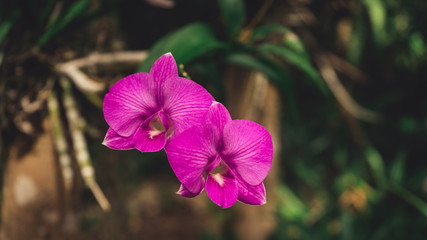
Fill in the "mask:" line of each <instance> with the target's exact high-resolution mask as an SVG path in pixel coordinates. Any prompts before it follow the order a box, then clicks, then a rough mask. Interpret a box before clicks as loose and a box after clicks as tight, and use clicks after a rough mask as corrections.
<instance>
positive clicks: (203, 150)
mask: <svg viewBox="0 0 427 240" xmlns="http://www.w3.org/2000/svg"><path fill="white" fill-rule="evenodd" d="M103 110H104V116H105V120H106V121H107V123H108V125H109V126H110V128H109V129H108V132H107V135H106V136H105V139H104V144H105V145H106V146H108V147H110V148H112V149H119V150H127V149H133V148H136V149H138V150H139V151H141V152H155V151H159V150H161V149H162V148H165V151H166V154H167V157H168V160H169V163H170V166H171V167H172V170H173V171H174V173H175V174H176V176H177V178H178V180H179V181H180V182H181V183H182V184H181V187H180V189H179V190H178V192H177V193H178V194H180V195H181V196H184V197H190V198H191V197H195V196H197V195H199V194H200V193H201V192H202V190H203V189H205V190H206V193H207V195H208V196H209V198H210V199H211V200H212V201H213V202H215V203H216V204H217V205H219V206H220V207H222V208H228V207H230V206H232V205H233V204H234V203H235V202H236V201H237V200H239V201H241V202H243V203H247V204H252V205H261V204H264V203H266V196H265V188H264V184H263V180H264V179H265V177H266V176H267V174H268V172H269V170H270V167H271V162H272V157H273V143H272V140H271V136H270V134H269V133H268V131H267V130H266V129H265V128H264V127H262V126H261V125H259V124H257V123H255V122H252V121H249V120H232V119H231V116H230V114H229V112H228V111H227V109H226V108H225V107H224V106H223V105H222V104H221V103H218V102H216V101H215V100H214V98H213V97H212V96H211V95H210V94H209V93H208V92H207V91H206V90H205V89H204V88H203V87H202V86H200V85H198V84H197V83H195V82H193V81H191V80H189V79H186V78H182V77H179V76H178V70H177V66H176V63H175V60H174V58H173V56H172V54H170V53H167V54H165V55H163V56H162V57H160V58H159V59H158V60H157V61H156V62H155V63H154V65H153V67H152V68H151V70H150V72H149V73H144V72H143V73H135V74H132V75H130V76H127V77H125V78H123V79H121V80H120V81H118V82H117V83H116V84H115V85H114V86H113V87H111V89H110V91H109V92H108V93H107V94H106V95H105V99H104V109H103Z"/></svg>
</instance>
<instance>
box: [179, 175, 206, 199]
mask: <svg viewBox="0 0 427 240" xmlns="http://www.w3.org/2000/svg"><path fill="white" fill-rule="evenodd" d="M200 181H202V182H203V184H200V186H201V188H200V190H199V191H197V192H195V193H193V192H190V190H188V189H187V188H186V187H185V186H184V185H182V184H181V186H180V187H179V190H178V192H176V193H177V194H179V195H181V196H183V197H186V198H193V197H196V196H197V195H199V194H200V193H201V192H202V191H203V189H204V188H205V180H204V178H203V177H200Z"/></svg>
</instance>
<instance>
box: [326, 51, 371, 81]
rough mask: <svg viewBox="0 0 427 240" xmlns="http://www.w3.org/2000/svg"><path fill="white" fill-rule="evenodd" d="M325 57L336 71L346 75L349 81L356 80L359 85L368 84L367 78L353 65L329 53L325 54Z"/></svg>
mask: <svg viewBox="0 0 427 240" xmlns="http://www.w3.org/2000/svg"><path fill="white" fill-rule="evenodd" d="M327 55H328V58H329V60H330V61H331V64H332V65H333V67H334V68H335V69H336V70H337V71H339V72H341V73H343V74H345V75H347V76H348V77H349V78H350V79H353V80H356V81H358V82H360V83H367V82H368V80H369V77H368V76H367V75H366V74H365V73H364V72H362V71H361V70H360V69H358V68H357V67H355V66H354V65H353V64H351V63H349V62H348V61H346V60H345V59H342V58H340V57H339V56H337V55H335V54H333V53H331V52H330V53H327Z"/></svg>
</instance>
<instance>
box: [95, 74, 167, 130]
mask: <svg viewBox="0 0 427 240" xmlns="http://www.w3.org/2000/svg"><path fill="white" fill-rule="evenodd" d="M157 92H158V91H157V86H156V85H155V84H154V82H153V79H152V77H151V76H150V75H149V74H148V73H135V74H132V75H129V76H127V77H125V78H123V79H122V80H120V81H118V82H117V83H116V84H115V85H114V86H113V87H111V89H110V91H109V92H108V93H107V94H106V95H105V99H104V109H103V110H104V117H105V120H106V121H107V123H108V125H109V126H110V127H111V128H112V129H113V130H114V131H115V132H116V133H117V134H119V135H120V136H122V137H129V136H130V135H132V134H133V133H134V132H135V130H136V129H137V128H138V127H139V126H140V125H141V124H142V122H143V121H144V120H145V119H146V118H147V117H149V116H151V115H152V114H153V113H154V109H158V108H159V107H158V101H157Z"/></svg>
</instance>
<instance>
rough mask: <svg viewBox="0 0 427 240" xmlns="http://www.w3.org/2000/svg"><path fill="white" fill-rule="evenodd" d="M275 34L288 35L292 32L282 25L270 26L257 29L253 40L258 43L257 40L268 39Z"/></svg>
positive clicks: (253, 33)
mask: <svg viewBox="0 0 427 240" xmlns="http://www.w3.org/2000/svg"><path fill="white" fill-rule="evenodd" d="M273 32H278V33H283V34H287V33H290V32H292V31H291V30H290V29H289V28H287V27H285V26H283V25H280V24H268V25H264V26H261V27H257V28H255V29H254V31H253V32H252V37H251V40H252V41H256V40H260V39H263V38H265V37H268V36H269V35H270V34H271V33H273Z"/></svg>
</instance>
